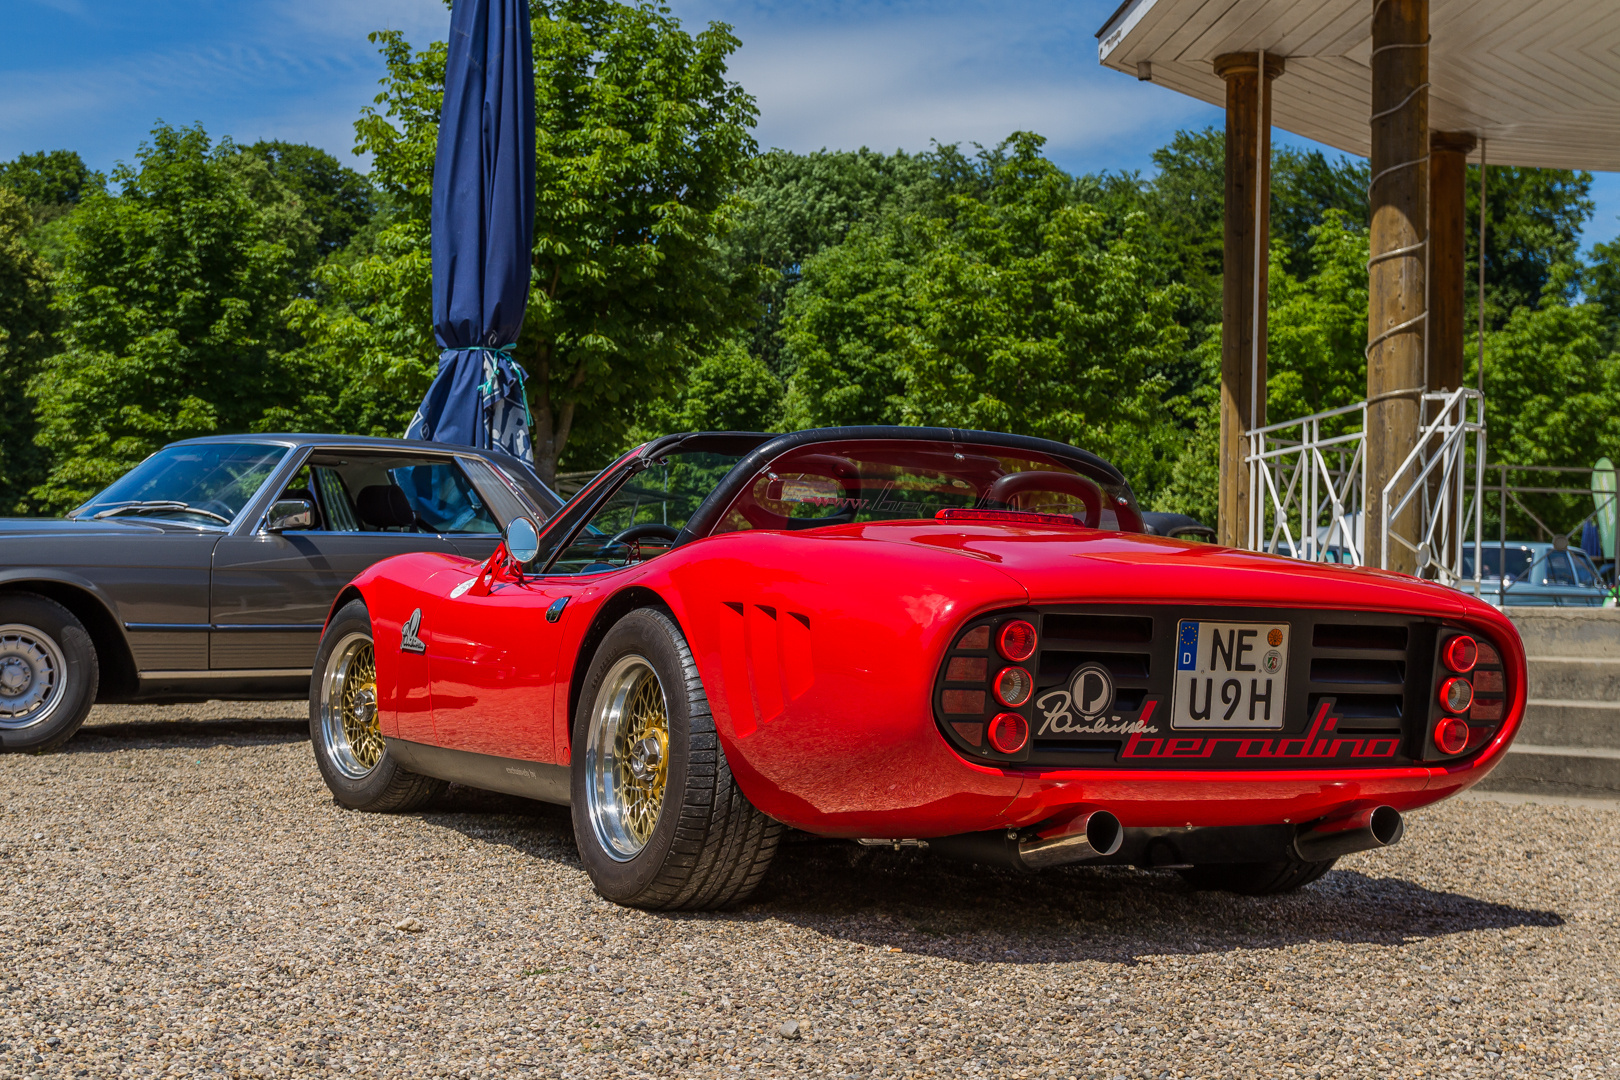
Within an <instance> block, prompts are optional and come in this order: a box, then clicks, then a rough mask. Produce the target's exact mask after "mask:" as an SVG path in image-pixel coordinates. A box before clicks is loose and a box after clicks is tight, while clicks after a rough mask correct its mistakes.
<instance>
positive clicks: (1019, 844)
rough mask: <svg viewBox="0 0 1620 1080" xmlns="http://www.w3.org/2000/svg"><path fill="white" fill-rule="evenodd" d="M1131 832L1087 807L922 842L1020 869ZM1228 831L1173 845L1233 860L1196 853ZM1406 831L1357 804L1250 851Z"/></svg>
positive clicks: (1068, 857)
mask: <svg viewBox="0 0 1620 1080" xmlns="http://www.w3.org/2000/svg"><path fill="white" fill-rule="evenodd" d="M1261 828H1262V829H1264V828H1269V827H1267V826H1262V827H1261ZM1134 831H1135V830H1127V829H1126V828H1125V827H1124V826H1123V825H1121V824H1120V821H1119V818H1117V817H1115V816H1114V815H1113V814H1111V813H1109V812H1108V811H1107V810H1086V811H1082V812H1081V813H1079V814H1076V815H1075V816H1074V817H1071V818H1069V819H1067V820H1066V821H1063V822H1062V823H1061V824H1058V825H1056V826H1051V827H1048V828H1046V829H1043V830H1041V831H1039V832H1037V833H1035V834H1034V835H1028V834H1023V833H1019V832H1017V831H1014V830H1009V831H1007V832H1005V833H1001V832H987V833H965V834H963V835H960V836H943V837H939V838H937V839H932V840H929V841H927V845H928V847H929V848H931V849H932V850H934V851H936V852H938V853H939V854H941V855H945V856H947V857H949V858H955V859H961V860H963V861H966V862H976V863H989V864H993V865H1003V866H1006V865H1011V866H1013V867H1015V868H1018V869H1023V870H1042V869H1045V868H1047V867H1051V866H1066V865H1072V864H1075V863H1087V862H1096V861H1099V860H1102V859H1110V858H1112V857H1113V856H1116V855H1120V853H1121V851H1122V849H1123V848H1124V847H1125V845H1126V843H1127V841H1129V840H1132V837H1131V836H1130V835H1129V834H1130V833H1131V832H1134ZM1233 831H1236V830H1232V829H1225V828H1216V829H1210V830H1200V829H1192V830H1189V831H1188V832H1186V833H1185V834H1183V835H1182V838H1181V842H1180V843H1179V844H1178V846H1179V847H1181V848H1182V850H1183V852H1184V853H1185V854H1186V855H1187V856H1190V857H1189V858H1187V860H1186V861H1187V862H1188V863H1197V862H1201V861H1207V862H1230V861H1234V860H1233V859H1232V858H1231V856H1230V854H1228V852H1230V850H1231V847H1230V845H1229V844H1228V843H1226V842H1217V844H1216V845H1215V846H1216V847H1218V848H1219V849H1221V855H1220V856H1216V857H1209V858H1205V859H1200V858H1198V857H1197V854H1198V849H1199V847H1200V846H1201V845H1200V843H1199V838H1198V837H1199V833H1201V832H1210V833H1221V834H1229V833H1231V832H1233ZM1405 831H1406V823H1405V821H1404V820H1403V819H1402V818H1401V814H1400V811H1398V810H1396V809H1395V808H1394V807H1392V806H1375V807H1370V808H1363V809H1357V810H1352V811H1348V812H1345V813H1341V814H1338V815H1334V816H1330V817H1326V818H1323V819H1321V820H1320V821H1315V822H1311V823H1309V824H1306V825H1301V826H1300V827H1299V828H1298V829H1297V830H1296V831H1295V833H1294V835H1293V838H1292V843H1291V844H1289V845H1288V846H1287V848H1285V849H1284V850H1280V851H1277V850H1266V849H1259V850H1255V851H1254V852H1253V854H1252V859H1253V861H1255V862H1269V861H1274V860H1276V859H1277V858H1279V857H1282V858H1287V857H1289V856H1291V857H1293V858H1295V859H1298V860H1300V861H1302V862H1326V861H1328V860H1329V859H1337V858H1339V857H1340V856H1342V855H1351V854H1354V853H1355V852H1358V851H1374V850H1376V849H1378V848H1385V847H1389V846H1390V845H1392V844H1395V843H1398V842H1399V841H1400V839H1401V835H1402V834H1403V833H1404V832H1405ZM1146 832H1147V831H1146V830H1144V831H1143V833H1144V837H1143V838H1142V839H1138V840H1136V842H1135V843H1133V850H1132V852H1127V853H1126V855H1125V857H1123V858H1121V859H1115V860H1113V861H1115V862H1131V863H1134V862H1136V861H1137V860H1136V859H1135V858H1134V857H1132V856H1133V855H1134V854H1135V853H1136V849H1137V848H1140V847H1142V846H1143V840H1144V839H1146V835H1145V834H1146ZM1212 839H1214V838H1213V837H1212ZM1223 840H1224V838H1223ZM863 842H864V843H870V842H871V841H863ZM884 842H885V843H887V842H888V841H884ZM1149 842H1152V841H1149ZM1210 854H1211V855H1213V854H1214V852H1213V851H1211V852H1210ZM1239 861H1241V860H1239Z"/></svg>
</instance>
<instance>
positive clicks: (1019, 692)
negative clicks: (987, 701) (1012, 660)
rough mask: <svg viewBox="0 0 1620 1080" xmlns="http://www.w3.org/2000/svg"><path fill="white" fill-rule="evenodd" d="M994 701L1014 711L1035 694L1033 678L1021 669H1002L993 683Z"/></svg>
mask: <svg viewBox="0 0 1620 1080" xmlns="http://www.w3.org/2000/svg"><path fill="white" fill-rule="evenodd" d="M994 686H995V691H996V700H997V701H999V702H1001V703H1002V704H1003V705H1005V706H1007V707H1008V708H1009V709H1016V708H1018V706H1020V705H1022V704H1023V703H1024V702H1026V701H1028V700H1029V695H1030V694H1032V693H1034V692H1035V677H1034V676H1033V675H1031V674H1030V673H1029V672H1027V671H1025V670H1024V669H1023V668H1021V667H1009V668H1002V669H1001V672H1000V674H998V675H997V676H996V681H995V684H994Z"/></svg>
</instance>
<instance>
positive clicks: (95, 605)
mask: <svg viewBox="0 0 1620 1080" xmlns="http://www.w3.org/2000/svg"><path fill="white" fill-rule="evenodd" d="M6 593H33V594H35V595H36V596H43V597H45V598H46V599H47V600H53V601H55V602H56V603H58V604H61V605H62V606H63V607H65V608H67V609H68V610H69V611H70V612H72V613H73V617H74V618H76V619H78V620H79V621H80V622H81V623H83V624H84V628H85V630H86V631H87V632H88V633H89V634H90V641H91V643H92V644H94V645H95V647H96V661H97V666H98V667H99V668H100V685H99V688H98V690H97V692H96V700H97V701H120V700H123V699H125V698H128V697H131V696H133V695H134V693H135V691H136V690H137V688H138V687H139V685H140V676H139V675H138V674H137V673H136V669H135V653H134V651H133V650H131V649H130V647H129V639H128V638H127V637H125V636H124V628H123V627H122V626H121V625H120V624H119V621H118V617H117V616H116V615H114V614H113V610H112V604H111V603H110V602H109V601H108V600H107V598H106V597H104V596H102V595H101V592H100V590H98V589H97V588H96V587H95V586H94V585H92V584H91V583H89V582H88V581H82V580H76V579H73V578H69V577H39V576H21V575H19V576H16V577H10V578H6V579H5V580H0V595H4V594H6Z"/></svg>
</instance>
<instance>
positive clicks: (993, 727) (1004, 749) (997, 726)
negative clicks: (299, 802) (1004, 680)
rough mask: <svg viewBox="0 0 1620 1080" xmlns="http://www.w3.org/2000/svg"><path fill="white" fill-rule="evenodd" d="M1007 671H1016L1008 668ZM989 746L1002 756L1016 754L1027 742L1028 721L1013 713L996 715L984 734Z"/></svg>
mask: <svg viewBox="0 0 1620 1080" xmlns="http://www.w3.org/2000/svg"><path fill="white" fill-rule="evenodd" d="M1008 670H1016V669H1012V668H1009V669H1008ZM986 736H987V737H988V738H989V740H990V745H991V746H992V747H994V748H995V749H996V750H997V751H998V752H1000V753H1003V754H1016V753H1018V751H1020V750H1022V749H1023V748H1024V744H1025V743H1027V742H1029V721H1028V720H1025V719H1024V718H1023V717H1022V716H1019V715H1018V714H1017V713H1015V712H1004V713H997V714H996V715H995V718H994V719H992V720H991V721H990V728H989V730H988V731H987V732H986Z"/></svg>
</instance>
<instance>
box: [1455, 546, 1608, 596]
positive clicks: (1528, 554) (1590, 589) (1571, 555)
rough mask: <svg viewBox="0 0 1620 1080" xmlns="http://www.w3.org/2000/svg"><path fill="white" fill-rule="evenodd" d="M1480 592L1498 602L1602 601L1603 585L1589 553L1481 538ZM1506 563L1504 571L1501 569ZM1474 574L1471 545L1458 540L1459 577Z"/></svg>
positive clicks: (1561, 547)
mask: <svg viewBox="0 0 1620 1080" xmlns="http://www.w3.org/2000/svg"><path fill="white" fill-rule="evenodd" d="M1480 547H1481V549H1482V552H1483V554H1482V556H1481V560H1480V579H1481V580H1480V593H1481V596H1482V597H1483V598H1484V599H1486V600H1489V601H1491V602H1493V603H1498V602H1499V603H1501V604H1502V605H1503V606H1504V607H1531V606H1535V607H1602V606H1603V602H1604V600H1606V599H1607V598H1608V596H1609V590H1608V588H1607V587H1606V586H1605V585H1604V584H1603V581H1602V579H1601V578H1600V577H1599V576H1598V571H1597V567H1595V566H1593V565H1592V559H1591V557H1590V556H1588V555H1587V554H1586V552H1584V551H1582V550H1581V549H1579V548H1572V547H1567V546H1566V545H1561V544H1547V543H1526V542H1522V541H1515V540H1510V541H1508V542H1507V543H1506V544H1482V545H1480ZM1504 568H1505V569H1506V573H1505V574H1504V572H1503V570H1504ZM1473 576H1474V545H1473V544H1465V545H1463V577H1464V578H1465V579H1470V580H1471V579H1472V578H1473Z"/></svg>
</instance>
